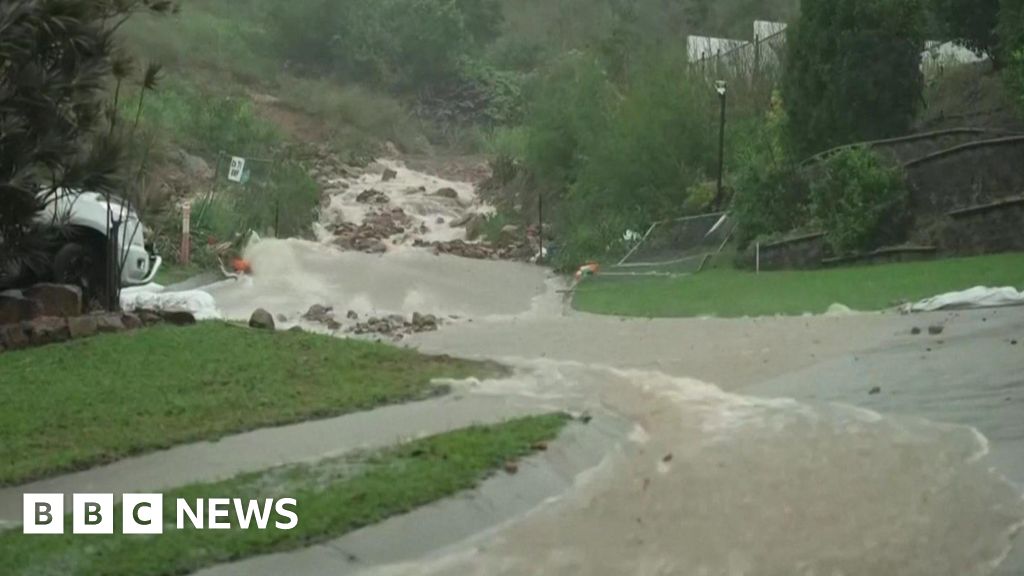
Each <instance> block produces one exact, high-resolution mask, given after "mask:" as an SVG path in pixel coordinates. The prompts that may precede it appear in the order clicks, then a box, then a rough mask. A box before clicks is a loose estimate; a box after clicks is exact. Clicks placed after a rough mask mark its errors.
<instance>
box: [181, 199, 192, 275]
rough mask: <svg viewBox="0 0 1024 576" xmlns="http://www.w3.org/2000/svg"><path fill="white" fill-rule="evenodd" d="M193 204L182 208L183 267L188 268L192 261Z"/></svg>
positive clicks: (186, 203)
mask: <svg viewBox="0 0 1024 576" xmlns="http://www.w3.org/2000/svg"><path fill="white" fill-rule="evenodd" d="M191 252H192V203H191V202H188V201H186V202H185V203H184V204H183V205H182V206H181V258H180V260H181V265H182V266H188V265H189V262H190V261H191V259H192V254H191Z"/></svg>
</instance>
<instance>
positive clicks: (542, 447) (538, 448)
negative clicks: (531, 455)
mask: <svg viewBox="0 0 1024 576" xmlns="http://www.w3.org/2000/svg"><path fill="white" fill-rule="evenodd" d="M530 449H531V450H533V451H534V452H544V451H546V450H547V449H548V443H547V442H536V443H534V444H533V446H530Z"/></svg>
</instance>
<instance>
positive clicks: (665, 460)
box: [661, 453, 675, 464]
mask: <svg viewBox="0 0 1024 576" xmlns="http://www.w3.org/2000/svg"><path fill="white" fill-rule="evenodd" d="M673 458H675V455H673V454H671V453H669V454H666V455H665V457H664V458H662V459H661V461H662V462H664V463H665V464H668V463H669V462H671V461H672V459H673Z"/></svg>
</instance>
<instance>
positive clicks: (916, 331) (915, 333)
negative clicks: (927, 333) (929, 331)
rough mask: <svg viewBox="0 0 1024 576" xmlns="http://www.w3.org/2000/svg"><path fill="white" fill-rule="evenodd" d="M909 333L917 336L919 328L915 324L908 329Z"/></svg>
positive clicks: (919, 331)
mask: <svg viewBox="0 0 1024 576" xmlns="http://www.w3.org/2000/svg"><path fill="white" fill-rule="evenodd" d="M910 333H911V334H913V335H914V336H917V335H919V334H920V333H921V329H920V328H918V327H917V326H914V327H913V328H911V329H910Z"/></svg>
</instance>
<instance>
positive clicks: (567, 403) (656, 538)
mask: <svg viewBox="0 0 1024 576" xmlns="http://www.w3.org/2000/svg"><path fill="white" fill-rule="evenodd" d="M517 365H518V367H519V372H518V373H517V374H516V376H515V377H513V378H511V379H505V380H488V381H483V382H480V383H478V384H477V385H475V386H474V391H475V392H477V393H493V394H500V395H509V394H516V393H517V389H518V393H519V394H521V395H523V396H525V397H529V398H537V399H542V400H543V401H544V402H547V403H550V404H552V405H553V406H560V407H561V408H562V409H567V410H572V411H584V410H611V411H614V412H616V413H618V414H621V415H623V416H625V417H627V418H629V419H630V420H632V421H634V422H635V423H636V426H637V428H636V430H635V431H634V433H633V434H632V435H631V436H635V437H636V440H637V441H632V442H628V443H626V444H624V445H622V446H621V447H620V450H619V451H617V452H616V453H614V454H612V455H611V456H610V457H609V459H608V461H607V462H606V463H605V465H604V466H603V468H602V470H601V471H600V472H599V473H595V474H593V475H590V476H588V477H587V478H586V481H585V482H580V483H578V484H577V485H576V487H575V489H574V490H572V491H571V492H570V493H568V494H566V495H565V496H564V497H563V498H560V499H558V500H557V501H554V502H550V503H548V504H546V505H545V506H542V507H541V508H538V509H536V510H534V511H533V512H531V513H530V514H527V515H525V516H523V517H521V518H520V519H519V520H518V521H516V522H514V523H512V524H509V525H506V526H504V527H502V529H501V530H499V531H497V532H496V533H490V534H487V535H486V536H485V537H481V538H477V539H474V540H473V541H470V542H466V543H464V544H463V545H462V546H460V547H457V548H456V549H452V550H446V551H444V552H443V553H439V554H438V555H436V556H435V557H434V558H432V559H431V560H430V561H428V562H419V563H417V564H415V565H399V566H390V567H386V568H381V569H379V570H376V571H371V573H374V574H455V573H457V574H480V575H484V574H488V575H490V574H581V575H583V574H588V575H591V574H594V575H602V574H608V575H612V574H642V575H646V574H728V575H754V574H758V575H761V574H765V575H776V574H777V575H780V576H781V575H787V576H789V575H819V574H826V575H857V574H864V575H874V574H901V575H918V574H920V575H929V576H933V575H946V574H948V575H965V574H988V573H990V572H991V571H992V569H993V567H994V566H995V565H996V564H997V563H998V561H999V560H1000V559H1001V558H1003V557H1005V555H1006V553H1007V551H1008V550H1009V546H1010V538H1011V536H1012V535H1013V534H1014V533H1015V532H1016V531H1017V530H1019V529H1020V527H1021V520H1022V519H1024V502H1022V500H1021V497H1020V494H1019V493H1018V492H1017V490H1016V489H1015V488H1014V487H1013V486H1011V485H1010V484H1009V483H1008V482H1006V481H1005V479H1003V478H1002V477H1000V476H999V475H998V474H996V473H994V472H992V471H991V470H989V469H988V468H987V466H986V465H985V462H984V461H983V460H979V459H978V458H977V454H978V453H979V451H980V450H983V448H984V445H985V444H986V442H985V441H984V439H983V437H981V436H980V435H979V434H978V432H977V431H976V430H973V429H971V428H966V427H960V426H949V425H939V424H934V423H931V422H928V421H925V420H921V419H914V418H894V417H889V416H882V415H879V414H875V413H871V412H869V411H866V410H862V409H854V408H850V407H846V406H839V405H830V404H821V405H810V404H804V403H799V402H795V401H790V400H762V399H756V398H749V397H744V396H739V395H735V394H728V393H725V392H723V391H721V390H719V389H717V388H716V387H714V386H711V385H709V384H706V383H702V382H698V381H695V380H689V379H683V378H670V377H667V376H665V375H662V374H658V373H652V372H642V371H622V370H612V369H607V368H597V367H585V366H581V365H579V364H572V363H559V362H550V361H530V362H518V363H517ZM556 398H557V399H556ZM640 431H642V433H641V432H640ZM639 440H642V441H639Z"/></svg>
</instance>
